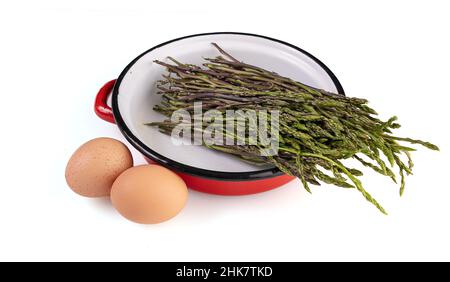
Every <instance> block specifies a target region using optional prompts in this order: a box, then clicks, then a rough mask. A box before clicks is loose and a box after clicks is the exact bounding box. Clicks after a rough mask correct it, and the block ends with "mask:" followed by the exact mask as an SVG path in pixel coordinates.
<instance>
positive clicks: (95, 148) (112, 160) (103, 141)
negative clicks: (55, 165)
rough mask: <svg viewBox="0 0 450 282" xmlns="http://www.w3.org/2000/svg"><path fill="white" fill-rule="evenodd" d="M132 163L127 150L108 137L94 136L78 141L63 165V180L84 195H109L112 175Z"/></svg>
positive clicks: (113, 177) (117, 173)
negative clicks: (64, 176)
mask: <svg viewBox="0 0 450 282" xmlns="http://www.w3.org/2000/svg"><path fill="white" fill-rule="evenodd" d="M132 166H133V157H132V156H131V152H130V150H129V149H128V148H127V146H125V144H123V143H122V142H120V141H118V140H115V139H112V138H106V137H102V138H96V139H93V140H91V141H88V142H86V143H84V144H83V145H81V147H79V148H78V149H77V150H76V151H75V153H73V155H72V157H71V158H70V160H69V162H68V164H67V167H66V181H67V184H68V185H69V187H70V188H72V190H73V191H74V192H75V193H77V194H80V195H81V196H85V197H105V196H109V194H110V192H111V187H112V184H113V183H114V181H115V180H116V178H117V177H118V176H119V175H120V174H121V173H122V172H123V171H125V170H126V169H128V168H130V167H132Z"/></svg>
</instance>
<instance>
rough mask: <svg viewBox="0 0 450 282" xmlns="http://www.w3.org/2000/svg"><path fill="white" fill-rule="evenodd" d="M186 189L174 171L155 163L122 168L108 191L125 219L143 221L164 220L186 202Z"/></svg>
mask: <svg viewBox="0 0 450 282" xmlns="http://www.w3.org/2000/svg"><path fill="white" fill-rule="evenodd" d="M187 197H188V191H187V188H186V184H185V183H184V181H183V180H182V179H181V178H180V177H179V176H178V175H176V174H175V173H174V172H172V171H170V170H168V169H167V168H164V167H162V166H159V165H140V166H135V167H132V168H130V169H127V170H126V171H124V172H123V173H122V174H121V175H120V176H119V177H118V178H117V179H116V181H115V182H114V184H113V187H112V190H111V201H112V204H113V206H114V207H115V208H116V209H117V210H118V211H119V213H120V214H121V215H123V216H124V217H125V218H127V219H129V220H131V221H134V222H137V223H144V224H153V223H160V222H163V221H166V220H168V219H170V218H172V217H174V216H175V215H177V214H178V213H179V212H180V211H181V210H182V209H183V207H184V205H185V204H186V200H187Z"/></svg>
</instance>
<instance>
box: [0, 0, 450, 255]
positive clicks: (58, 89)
mask: <svg viewBox="0 0 450 282" xmlns="http://www.w3.org/2000/svg"><path fill="white" fill-rule="evenodd" d="M6 3H7V2H5V1H3V2H2V4H0V29H1V32H0V38H1V39H0V50H1V52H0V77H1V84H0V90H1V93H0V97H1V100H0V101H1V106H0V118H1V119H0V120H1V141H0V144H1V146H0V160H1V161H0V166H1V177H0V259H1V260H149V261H161V260H163V261H171V260H245V261H247V260H269V261H272V260H277V261H278V260H283V261H284V260H301V261H310V260H319V261H324V260H333V261H334V260H337V261H342V260H344V261H346V260H358V261H359V260H449V259H450V240H449V238H450V227H449V216H450V204H449V199H450V187H449V186H450V185H449V170H448V164H449V160H450V158H449V157H450V155H449V147H448V138H449V134H448V125H447V123H448V120H449V117H448V114H449V107H450V106H449V102H450V99H449V96H450V91H449V86H448V85H449V84H448V81H449V66H450V55H449V53H450V52H449V50H450V40H449V36H448V27H449V26H450V17H449V12H450V9H449V6H448V4H445V3H446V1H372V2H371V3H369V2H368V1H308V3H306V2H303V1H280V0H279V1H261V0H260V1H242V0H241V1H232V0H229V1H175V0H171V1H73V2H72V3H70V2H69V1H27V2H25V1H14V4H11V3H12V1H9V3H10V4H6ZM212 31H242V32H251V33H257V34H262V35H267V36H271V37H276V38H279V39H281V40H284V41H288V42H290V43H292V44H294V45H298V46H300V47H301V48H304V49H305V50H307V51H309V52H311V53H312V54H314V55H315V56H317V57H318V58H319V59H321V60H322V61H323V62H324V63H325V64H327V65H328V66H329V67H330V68H331V69H332V71H333V72H334V73H335V74H336V75H337V77H338V78H339V80H340V81H341V83H342V85H343V86H344V88H345V90H346V93H347V94H348V95H351V96H360V97H365V98H368V99H369V100H370V101H371V105H372V106H373V107H374V108H376V109H377V110H378V111H379V112H380V113H382V117H383V118H387V117H388V116H390V115H391V114H396V115H398V116H399V118H400V123H402V125H403V127H402V128H401V129H400V130H398V132H397V133H398V134H399V135H402V136H411V137H417V138H423V139H428V140H431V141H433V142H434V143H436V144H438V145H439V146H440V147H441V151H440V152H432V151H428V150H426V149H422V148H420V150H419V151H418V152H416V153H414V155H413V157H414V160H415V163H416V166H415V168H414V172H415V174H414V175H413V176H411V177H409V178H408V179H407V187H406V191H405V194H404V196H403V197H402V198H399V197H398V187H397V186H395V185H393V184H391V183H390V182H389V181H388V180H386V179H384V178H383V177H381V176H378V175H374V174H372V173H371V174H369V175H368V176H365V177H364V178H363V183H365V186H366V188H367V190H369V191H370V192H371V193H372V194H373V195H374V196H375V197H376V198H377V199H378V200H379V201H380V202H381V203H382V204H383V205H384V206H385V208H386V209H387V210H388V212H389V216H383V215H381V214H380V213H379V212H378V211H377V210H376V209H375V208H374V207H372V206H371V205H370V204H369V203H367V202H366V201H364V200H363V198H362V197H361V195H360V194H359V193H357V192H356V191H354V190H344V189H339V188H335V187H331V186H327V185H323V186H321V187H318V188H314V190H313V195H309V194H307V193H306V192H305V191H304V190H303V189H301V188H300V184H299V182H298V181H294V182H292V183H290V184H288V185H286V186H284V187H282V188H280V189H277V190H274V191H271V192H267V193H263V194H259V195H252V196H245V197H221V196H212V195H207V194H201V193H197V192H192V191H191V192H190V194H189V200H188V203H187V206H186V208H185V209H184V210H183V211H182V213H181V214H179V216H177V217H176V218H174V219H172V220H170V221H168V222H166V223H163V224H159V225H149V226H143V225H138V224H134V223H132V222H129V221H127V220H125V219H123V218H122V217H121V216H120V215H119V214H118V213H117V212H115V210H114V209H113V207H112V206H111V205H110V204H109V202H108V201H107V200H92V199H86V198H82V197H79V196H77V195H76V194H74V193H73V192H72V191H71V190H70V189H69V188H68V187H67V186H66V183H65V180H64V169H65V165H66V162H67V160H68V159H69V157H70V155H71V154H72V152H73V151H74V150H75V149H76V148H77V147H78V146H79V145H81V144H82V143H84V142H85V141H87V140H89V139H92V138H95V137H100V136H109V137H114V138H118V139H120V140H123V138H122V136H121V134H120V133H119V131H118V129H117V127H116V126H114V125H112V124H108V123H105V122H103V121H102V120H100V119H98V118H97V117H96V116H95V114H94V112H93V99H94V95H95V94H96V92H97V90H98V88H99V87H100V86H101V85H102V84H103V83H104V82H106V81H108V80H110V79H113V78H115V77H117V76H118V74H119V73H120V71H121V70H122V69H123V68H124V67H125V65H126V64H127V63H128V62H129V61H130V60H132V59H133V58H134V57H135V56H137V55H138V54H140V53H141V52H143V51H145V50H146V49H149V48H150V47H152V46H154V45H156V44H159V43H161V42H164V41H167V40H170V39H172V38H176V37H180V36H184V35H189V34H195V33H201V32H212ZM133 154H134V157H135V163H136V164H141V163H143V159H142V157H141V156H140V155H139V154H138V153H137V152H136V151H135V150H134V149H133Z"/></svg>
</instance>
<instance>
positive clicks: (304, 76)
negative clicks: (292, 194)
mask: <svg viewBox="0 0 450 282" xmlns="http://www.w3.org/2000/svg"><path fill="white" fill-rule="evenodd" d="M211 42H215V43H217V44H219V45H220V46H221V47H222V48H223V49H225V50H227V51H228V52H229V53H231V54H233V56H234V57H236V58H238V59H240V60H242V61H245V62H247V63H250V64H254V65H257V66H260V67H263V68H266V69H269V70H272V71H275V72H277V73H279V74H281V75H284V76H287V77H290V78H293V79H295V80H299V81H302V82H304V83H306V84H309V85H311V86H315V87H318V88H322V89H325V90H328V91H332V92H335V93H340V94H344V90H343V88H342V86H341V84H340V83H339V81H338V79H337V78H336V76H335V75H334V74H333V73H332V72H331V71H330V69H329V68H328V67H327V66H325V65H324V64H323V63H322V62H321V61H319V60H318V59H317V58H315V57H314V56H312V55H311V54H309V53H308V52H306V51H304V50H302V49H300V48H298V47H296V46H294V45H292V44H289V43H286V42H283V41H280V40H277V39H274V38H269V37H266V36H261V35H255V34H247V33H237V32H217V33H205V34H196V35H190V36H186V37H182V38H178V39H174V40H171V41H168V42H165V43H162V44H159V45H157V46H155V47H153V48H151V49H149V50H147V51H145V52H144V53H142V54H141V55H139V56H138V57H137V58H136V59H134V60H133V61H131V63H129V64H128V66H126V67H125V69H124V70H123V71H122V73H121V74H120V75H119V77H118V78H117V79H115V80H111V81H109V82H108V83H106V84H105V85H104V86H103V87H102V88H101V89H100V91H99V92H98V94H97V97H96V99H95V112H96V114H97V115H98V116H99V117H100V118H102V119H103V120H105V121H108V122H112V123H116V124H117V126H118V127H119V129H120V131H121V132H122V134H123V135H124V136H125V138H126V139H127V140H128V141H129V142H130V144H131V145H132V146H134V147H135V148H136V149H137V150H138V151H140V152H141V153H142V154H143V155H144V156H145V158H146V159H147V160H148V161H149V162H154V163H158V164H161V165H163V166H165V167H167V168H169V169H171V170H172V171H174V172H176V173H177V174H178V175H180V177H181V178H183V180H184V181H185V182H186V184H187V186H188V187H190V188H192V189H195V190H198V191H201V192H205V193H212V194H220V195H246V194H253V193H259V192H264V191H268V190H271V189H274V188H277V187H279V186H281V185H283V184H285V183H287V182H289V181H291V180H293V179H294V178H293V177H292V176H288V175H285V174H283V173H282V172H281V171H279V170H278V169H277V168H275V167H273V166H269V165H268V166H264V167H260V166H253V165H251V164H248V163H245V162H242V161H241V160H239V159H238V158H236V157H233V156H230V155H227V154H223V153H220V152H216V151H213V150H209V149H207V148H205V147H202V146H193V145H190V146H188V145H178V146H176V145H174V144H173V143H172V142H171V139H170V136H167V135H164V134H162V133H160V132H159V131H158V130H157V129H156V128H153V127H149V126H146V125H144V123H146V122H150V121H160V120H163V119H164V116H162V115H161V114H159V113H157V112H155V111H153V110H152V108H153V106H154V105H156V104H158V103H159V102H160V99H161V98H160V95H157V94H156V93H155V92H156V81H157V80H158V79H160V78H161V75H162V74H163V73H164V72H165V70H164V68H163V67H161V66H160V65H157V64H155V63H153V61H154V60H156V59H158V60H163V61H164V60H165V59H166V57H167V56H171V57H174V58H176V59H178V60H179V61H182V62H188V63H192V64H201V63H203V62H204V61H203V59H202V58H203V57H214V56H216V55H218V54H217V50H216V49H215V48H214V47H213V46H212V45H211ZM109 95H112V97H111V101H112V106H111V107H110V106H109V105H108V104H107V100H108V96H109Z"/></svg>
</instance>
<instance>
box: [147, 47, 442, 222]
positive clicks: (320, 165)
mask: <svg viewBox="0 0 450 282" xmlns="http://www.w3.org/2000/svg"><path fill="white" fill-rule="evenodd" d="M212 44H213V45H214V46H215V47H216V48H217V50H218V51H219V52H220V53H221V55H222V56H217V57H215V58H205V60H206V63H204V64H203V67H200V66H196V65H191V64H183V63H181V62H178V61H177V60H175V59H173V58H171V57H168V59H169V60H170V61H172V63H171V64H168V63H165V62H161V61H158V60H157V61H155V62H156V63H157V64H160V65H162V66H164V67H166V69H167V71H168V74H167V75H163V78H164V79H163V80H160V81H159V82H158V89H159V91H158V93H159V94H162V102H161V103H160V104H159V105H157V106H155V107H154V110H156V111H158V112H160V113H162V114H164V115H166V116H168V117H170V116H171V114H172V113H173V112H174V111H176V110H179V109H184V110H187V111H188V112H192V111H193V103H194V102H199V101H201V102H202V106H203V109H208V110H209V109H215V110H218V111H221V112H222V113H223V115H224V117H225V111H226V110H229V109H234V110H236V109H242V110H247V109H252V110H258V109H260V110H271V109H276V110H278V111H279V113H280V114H279V128H278V130H279V153H278V154H277V155H274V156H261V154H260V151H259V150H258V148H259V146H258V144H256V145H208V147H209V148H211V149H215V150H219V151H223V152H226V153H230V154H234V155H237V156H239V157H241V158H243V159H244V160H246V161H251V162H254V163H258V162H260V163H261V162H262V163H266V164H267V163H269V164H273V165H274V166H276V167H277V168H279V169H280V170H281V171H282V172H284V173H287V174H289V175H293V176H296V177H298V178H299V179H300V180H301V182H302V184H303V186H304V188H305V189H306V190H307V191H308V192H310V188H309V186H308V184H313V185H320V182H325V183H328V184H334V185H336V186H339V187H344V188H356V189H357V190H358V191H359V192H361V193H362V195H363V196H364V197H365V199H366V200H367V201H369V202H371V203H372V204H374V205H375V206H376V207H377V208H378V209H379V210H380V211H381V212H382V213H385V214H386V211H385V210H384V208H383V207H382V206H381V205H380V204H379V203H378V202H377V201H376V200H375V199H374V198H373V197H372V196H371V195H370V194H369V193H368V192H367V191H366V190H365V189H364V188H363V186H362V184H361V181H360V180H359V179H358V177H359V176H361V175H362V172H361V171H359V170H357V169H355V168H350V167H347V166H346V165H344V164H343V163H342V160H344V159H348V158H353V159H355V160H357V161H358V162H360V163H361V164H362V165H364V166H366V167H369V168H371V169H373V170H374V171H375V172H377V173H379V174H381V175H384V176H387V177H390V178H391V179H392V180H393V181H394V182H395V183H397V180H396V174H395V173H394V171H393V168H394V167H396V168H397V169H398V175H399V176H400V195H402V193H403V191H404V187H405V175H406V174H411V173H412V172H411V169H412V167H413V162H412V160H411V156H410V152H411V151H414V150H415V149H413V148H411V147H409V146H405V145H404V144H400V143H399V141H403V142H408V143H411V144H420V145H423V146H425V147H427V148H429V149H432V150H439V149H438V147H437V146H435V145H433V144H431V143H428V142H424V141H421V140H415V139H411V138H403V137H397V136H394V135H392V131H391V130H392V129H396V128H399V127H400V125H399V124H398V123H396V122H395V121H396V119H397V118H396V117H395V116H394V117H392V118H390V119H389V120H387V121H382V120H380V119H378V118H377V117H376V115H377V113H376V112H375V110H373V109H372V108H370V107H369V106H368V105H367V103H368V101H367V100H365V99H361V98H354V97H345V96H343V95H340V94H335V93H330V92H327V91H324V90H321V89H316V88H313V87H311V86H307V85H305V84H302V83H301V82H298V81H294V80H292V79H289V78H287V77H283V76H280V75H278V74H276V73H274V72H271V71H268V70H265V69H262V68H260V67H257V66H253V65H249V64H246V63H243V62H241V61H238V60H237V59H235V58H234V57H232V56H231V55H230V54H228V53H227V52H225V51H224V50H223V49H221V48H220V47H219V46H218V45H217V44H215V43H212ZM148 125H151V126H158V128H159V130H160V131H161V132H163V133H166V134H170V132H171V131H172V129H173V128H174V127H175V126H176V125H177V123H174V122H172V121H171V120H165V121H163V122H151V123H148ZM201 130H206V124H205V125H204V126H203V127H201ZM225 133H226V134H227V136H230V135H231V136H232V137H235V138H238V137H237V135H236V134H235V132H225ZM403 158H405V159H406V160H403ZM386 161H387V163H389V164H387V163H386Z"/></svg>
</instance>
